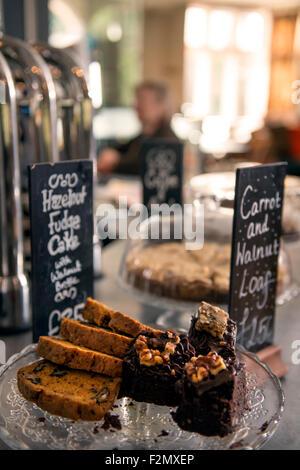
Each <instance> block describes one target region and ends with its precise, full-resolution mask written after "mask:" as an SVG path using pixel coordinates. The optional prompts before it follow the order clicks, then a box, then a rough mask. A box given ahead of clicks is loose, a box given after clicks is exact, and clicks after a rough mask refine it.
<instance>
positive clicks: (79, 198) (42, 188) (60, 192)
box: [29, 160, 93, 340]
mask: <svg viewBox="0 0 300 470" xmlns="http://www.w3.org/2000/svg"><path fill="white" fill-rule="evenodd" d="M29 178H30V213H31V247H32V294H33V327H34V328H33V330H34V331H33V334H34V340H36V339H37V338H38V337H39V336H40V335H41V334H46V335H49V336H53V335H56V334H58V332H59V325H60V321H61V318H62V317H64V316H68V317H70V316H72V317H74V318H79V315H80V311H81V309H82V307H83V305H84V301H85V299H86V297H87V296H91V295H92V292H93V288H92V282H93V261H92V260H93V248H92V247H93V244H92V238H93V209H92V162H90V161H85V160H83V161H81V160H77V161H75V160H74V161H70V162H60V163H57V164H55V165H50V164H38V165H33V166H32V167H30V168H29ZM41 292H43V295H42V296H41V295H40V294H41Z"/></svg>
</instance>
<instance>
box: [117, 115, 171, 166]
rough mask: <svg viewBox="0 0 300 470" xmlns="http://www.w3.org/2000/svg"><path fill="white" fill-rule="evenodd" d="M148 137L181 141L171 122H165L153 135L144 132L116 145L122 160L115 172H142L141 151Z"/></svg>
mask: <svg viewBox="0 0 300 470" xmlns="http://www.w3.org/2000/svg"><path fill="white" fill-rule="evenodd" d="M147 139H151V140H154V139H157V140H172V141H177V142H179V141H180V139H179V138H178V137H177V136H176V134H175V133H174V132H173V130H172V129H171V127H170V124H169V123H167V122H166V123H163V124H162V125H161V126H160V127H159V129H158V130H157V131H156V132H155V133H154V134H153V135H151V136H145V135H143V134H140V135H138V136H137V137H135V138H133V139H131V140H130V141H129V142H127V143H126V144H123V145H119V146H116V147H115V149H116V150H118V152H120V154H121V159H120V162H119V163H118V165H117V167H116V168H115V170H114V173H118V174H126V175H139V174H140V170H141V168H140V151H141V146H142V143H143V142H144V141H145V140H147Z"/></svg>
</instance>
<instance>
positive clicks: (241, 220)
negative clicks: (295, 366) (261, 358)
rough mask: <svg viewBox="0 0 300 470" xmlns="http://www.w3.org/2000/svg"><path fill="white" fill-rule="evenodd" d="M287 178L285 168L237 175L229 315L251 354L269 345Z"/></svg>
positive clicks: (282, 165)
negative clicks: (284, 190)
mask: <svg viewBox="0 0 300 470" xmlns="http://www.w3.org/2000/svg"><path fill="white" fill-rule="evenodd" d="M285 174H286V164H285V163H278V164H274V165H259V166H255V167H250V168H241V169H238V170H237V173H236V187H235V206H234V220H233V234H232V253H231V281H230V298H229V314H230V316H231V318H232V319H233V320H235V321H236V322H237V330H238V332H237V341H238V343H239V344H241V345H242V346H244V347H245V348H246V349H247V350H250V351H254V352H257V351H259V350H262V349H264V348H266V347H268V346H270V345H272V343H273V335H274V315H275V305H276V283H277V263H278V255H279V248H280V236H281V214H282V205H283V189H284V177H285Z"/></svg>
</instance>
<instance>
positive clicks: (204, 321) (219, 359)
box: [172, 302, 247, 436]
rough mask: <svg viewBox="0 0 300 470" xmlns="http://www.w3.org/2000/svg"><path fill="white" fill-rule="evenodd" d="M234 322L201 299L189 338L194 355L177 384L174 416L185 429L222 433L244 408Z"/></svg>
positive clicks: (231, 428) (232, 427)
mask: <svg viewBox="0 0 300 470" xmlns="http://www.w3.org/2000/svg"><path fill="white" fill-rule="evenodd" d="M235 339H236V325H235V323H234V322H233V321H232V320H231V319H230V318H229V315H228V313H226V312H224V311H223V310H221V309H220V308H218V307H214V306H212V305H209V304H207V303H206V302H202V304H201V305H200V307H199V309H198V316H197V317H194V318H193V319H192V324H191V328H190V331H189V340H190V342H191V344H192V345H193V346H194V348H195V350H196V355H195V356H194V357H192V358H191V359H190V361H188V362H187V363H186V364H185V367H184V373H183V376H182V379H181V380H179V381H178V383H177V393H178V394H180V395H181V403H180V405H179V407H178V409H177V410H176V412H175V413H173V414H172V416H173V419H174V420H175V421H176V422H177V424H178V425H179V426H180V427H181V428H182V429H184V430H187V431H194V432H198V433H200V434H203V435H207V436H212V435H219V436H225V435H227V434H228V433H230V432H233V431H234V430H235V428H236V426H237V424H238V423H239V421H240V419H241V417H242V415H243V413H244V411H245V409H246V408H247V399H246V395H247V389H246V377H245V367H244V364H243V363H242V362H240V360H239V358H238V357H237V355H236V351H235Z"/></svg>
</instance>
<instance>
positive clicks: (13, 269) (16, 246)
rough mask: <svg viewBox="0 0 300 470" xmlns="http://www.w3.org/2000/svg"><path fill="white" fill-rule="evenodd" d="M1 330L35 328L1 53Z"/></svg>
mask: <svg viewBox="0 0 300 470" xmlns="http://www.w3.org/2000/svg"><path fill="white" fill-rule="evenodd" d="M0 80H1V86H3V87H5V103H1V104H0V223H1V230H0V328H1V329H4V330H7V331H9V330H18V329H19V330H22V329H27V328H29V327H30V325H31V315H30V294H29V292H30V291H29V283H28V278H27V276H26V274H25V273H24V265H23V226H22V205H21V180H20V166H19V136H18V126H17V99H16V87H15V83H14V79H13V76H12V73H11V71H10V68H9V65H8V63H7V61H6V59H5V57H4V55H3V54H2V53H1V52H0Z"/></svg>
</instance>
